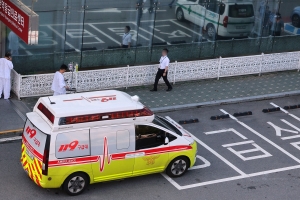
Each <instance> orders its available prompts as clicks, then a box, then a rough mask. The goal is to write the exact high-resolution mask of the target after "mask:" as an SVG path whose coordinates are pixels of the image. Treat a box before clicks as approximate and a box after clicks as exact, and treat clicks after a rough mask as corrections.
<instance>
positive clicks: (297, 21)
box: [292, 14, 300, 28]
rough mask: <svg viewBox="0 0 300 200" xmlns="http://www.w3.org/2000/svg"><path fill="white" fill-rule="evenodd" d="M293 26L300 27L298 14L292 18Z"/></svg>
mask: <svg viewBox="0 0 300 200" xmlns="http://www.w3.org/2000/svg"><path fill="white" fill-rule="evenodd" d="M292 24H293V26H295V27H298V28H299V27H300V16H299V15H297V14H294V15H293V16H292Z"/></svg>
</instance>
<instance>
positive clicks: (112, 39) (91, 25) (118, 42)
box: [87, 23, 121, 45]
mask: <svg viewBox="0 0 300 200" xmlns="http://www.w3.org/2000/svg"><path fill="white" fill-rule="evenodd" d="M87 25H89V26H90V27H92V28H93V29H95V30H96V31H98V32H99V33H101V34H102V35H104V36H105V37H107V38H108V39H110V40H111V41H113V42H115V43H117V44H119V45H120V44H121V39H120V41H117V40H115V39H114V38H112V37H110V36H109V35H107V34H106V33H104V32H103V31H101V30H100V29H98V28H97V27H96V26H94V25H93V24H90V23H89V24H87Z"/></svg>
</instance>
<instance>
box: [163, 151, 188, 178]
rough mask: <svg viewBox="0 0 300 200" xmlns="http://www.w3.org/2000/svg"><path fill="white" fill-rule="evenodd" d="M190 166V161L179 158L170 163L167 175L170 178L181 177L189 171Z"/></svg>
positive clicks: (182, 157) (185, 158)
mask: <svg viewBox="0 0 300 200" xmlns="http://www.w3.org/2000/svg"><path fill="white" fill-rule="evenodd" d="M189 166H190V161H189V159H188V158H187V157H184V156H179V157H177V158H175V159H174V160H172V161H171V162H170V164H169V165H168V167H167V169H166V173H167V174H168V176H170V177H180V176H182V175H183V174H184V173H185V172H186V171H187V170H188V168H189Z"/></svg>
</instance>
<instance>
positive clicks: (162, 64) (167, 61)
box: [159, 56, 170, 69]
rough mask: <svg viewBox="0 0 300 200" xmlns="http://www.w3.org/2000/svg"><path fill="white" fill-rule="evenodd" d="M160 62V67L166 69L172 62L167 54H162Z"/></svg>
mask: <svg viewBox="0 0 300 200" xmlns="http://www.w3.org/2000/svg"><path fill="white" fill-rule="evenodd" d="M159 63H160V64H159V69H166V67H168V66H169V64H170V59H169V58H168V57H167V56H162V57H161V58H160V60H159Z"/></svg>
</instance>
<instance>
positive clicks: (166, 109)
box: [150, 90, 300, 113]
mask: <svg viewBox="0 0 300 200" xmlns="http://www.w3.org/2000/svg"><path fill="white" fill-rule="evenodd" d="M295 95H300V90H297V91H292V92H282V93H275V94H266V95H259V96H252V97H242V98H234V99H226V100H217V101H207V102H202V103H191V104H184V105H177V106H166V107H159V108H150V110H152V111H153V112H156V113H162V112H170V111H177V110H184V109H190V108H200V107H206V106H207V107H208V106H217V105H222V104H234V103H242V102H250V101H259V100H267V99H275V98H280V97H289V96H295Z"/></svg>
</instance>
